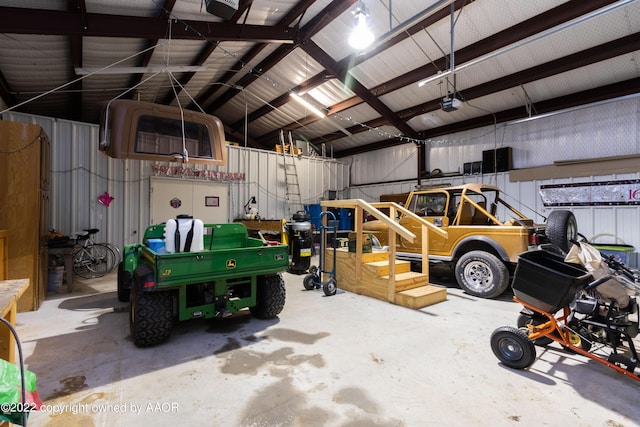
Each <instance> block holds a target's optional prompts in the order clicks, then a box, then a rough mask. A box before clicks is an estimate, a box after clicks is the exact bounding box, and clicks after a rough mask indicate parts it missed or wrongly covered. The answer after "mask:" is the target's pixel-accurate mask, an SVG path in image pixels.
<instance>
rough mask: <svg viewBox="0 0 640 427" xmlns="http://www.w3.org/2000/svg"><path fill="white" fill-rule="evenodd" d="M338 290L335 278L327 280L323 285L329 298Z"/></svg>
mask: <svg viewBox="0 0 640 427" xmlns="http://www.w3.org/2000/svg"><path fill="white" fill-rule="evenodd" d="M336 289H337V286H336V279H335V278H333V277H330V278H329V279H327V280H325V281H324V283H322V290H323V291H324V294H325V295H326V296H328V297H330V296H331V295H335V294H336Z"/></svg>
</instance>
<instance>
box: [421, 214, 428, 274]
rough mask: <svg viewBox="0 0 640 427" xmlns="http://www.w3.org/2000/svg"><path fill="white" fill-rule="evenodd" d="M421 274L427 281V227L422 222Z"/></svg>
mask: <svg viewBox="0 0 640 427" xmlns="http://www.w3.org/2000/svg"><path fill="white" fill-rule="evenodd" d="M422 274H425V275H426V276H427V282H429V227H427V226H426V225H424V224H422Z"/></svg>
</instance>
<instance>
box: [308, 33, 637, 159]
mask: <svg viewBox="0 0 640 427" xmlns="http://www.w3.org/2000/svg"><path fill="white" fill-rule="evenodd" d="M637 50H640V33H635V34H631V35H629V36H626V37H622V38H620V39H617V40H612V41H610V42H608V43H603V44H601V45H599V46H594V47H592V48H589V49H585V50H583V51H580V52H576V53H574V54H572V55H567V56H565V57H562V58H558V59H555V60H553V61H549V62H546V63H544V64H540V65H536V66H535V67H531V68H528V69H526V70H522V71H518V72H516V73H512V74H510V75H507V76H503V77H500V78H497V79H494V80H491V81H488V82H486V83H482V84H479V85H477V86H474V87H472V88H468V89H465V90H462V91H459V94H460V95H461V96H462V98H463V99H464V100H465V101H470V100H472V99H476V98H480V97H483V96H486V95H490V94H492V93H495V92H500V91H503V90H507V89H510V88H513V87H517V86H520V85H522V84H526V83H530V82H533V81H536V80H541V79H544V78H548V77H551V76H554V75H556V74H559V73H563V72H567V71H570V70H573V69H576V68H580V67H584V66H587V65H590V64H594V63H596V62H600V61H604V60H607V59H611V58H615V57H616V56H620V55H624V54H627V53H631V52H635V51H637ZM535 105H536V110H537V109H538V103H535ZM439 109H440V99H439V98H437V99H432V100H430V101H427V102H425V103H423V104H420V105H416V106H413V107H409V108H406V109H404V110H402V111H399V112H397V114H398V116H400V117H401V118H402V119H403V120H411V119H412V118H414V117H416V116H419V115H421V114H426V113H429V112H431V111H437V110H439ZM385 124H387V125H388V124H389V123H381V121H380V119H375V120H372V121H370V122H367V123H366V127H354V129H352V130H350V132H351V133H353V134H357V133H360V132H364V131H365V130H366V129H367V128H369V127H378V126H383V125H385ZM422 133H423V132H421V134H422ZM342 137H343V135H338V134H333V133H332V134H330V135H324V136H322V137H318V138H316V139H314V140H312V141H311V142H312V143H314V144H320V143H322V142H325V143H326V142H330V141H333V140H336V139H340V138H342ZM385 144H386V142H385V143H381V145H380V147H379V148H383V147H385V146H387V145H385ZM369 149H370V148H369Z"/></svg>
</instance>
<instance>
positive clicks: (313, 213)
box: [304, 204, 322, 230]
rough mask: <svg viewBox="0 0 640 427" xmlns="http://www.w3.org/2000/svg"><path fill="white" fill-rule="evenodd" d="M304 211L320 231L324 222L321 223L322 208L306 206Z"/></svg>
mask: <svg viewBox="0 0 640 427" xmlns="http://www.w3.org/2000/svg"><path fill="white" fill-rule="evenodd" d="M304 211H305V212H306V213H308V214H309V216H310V217H311V224H313V226H314V227H315V229H316V230H320V226H322V221H320V214H321V213H322V206H320V205H319V204H317V205H304Z"/></svg>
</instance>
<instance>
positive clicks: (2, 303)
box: [0, 279, 29, 363]
mask: <svg viewBox="0 0 640 427" xmlns="http://www.w3.org/2000/svg"><path fill="white" fill-rule="evenodd" d="M28 287H29V279H16V280H0V308H1V309H2V311H1V312H0V315H1V316H2V317H3V318H4V319H6V320H7V321H8V322H9V323H11V326H13V327H15V325H16V313H17V302H18V298H20V296H22V294H23V293H24V292H25V291H26V290H27V288H28ZM0 358H2V359H4V360H6V361H8V362H11V363H15V358H16V340H15V338H14V336H13V334H12V333H11V330H9V328H8V327H7V325H5V324H4V323H3V324H1V325H0Z"/></svg>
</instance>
